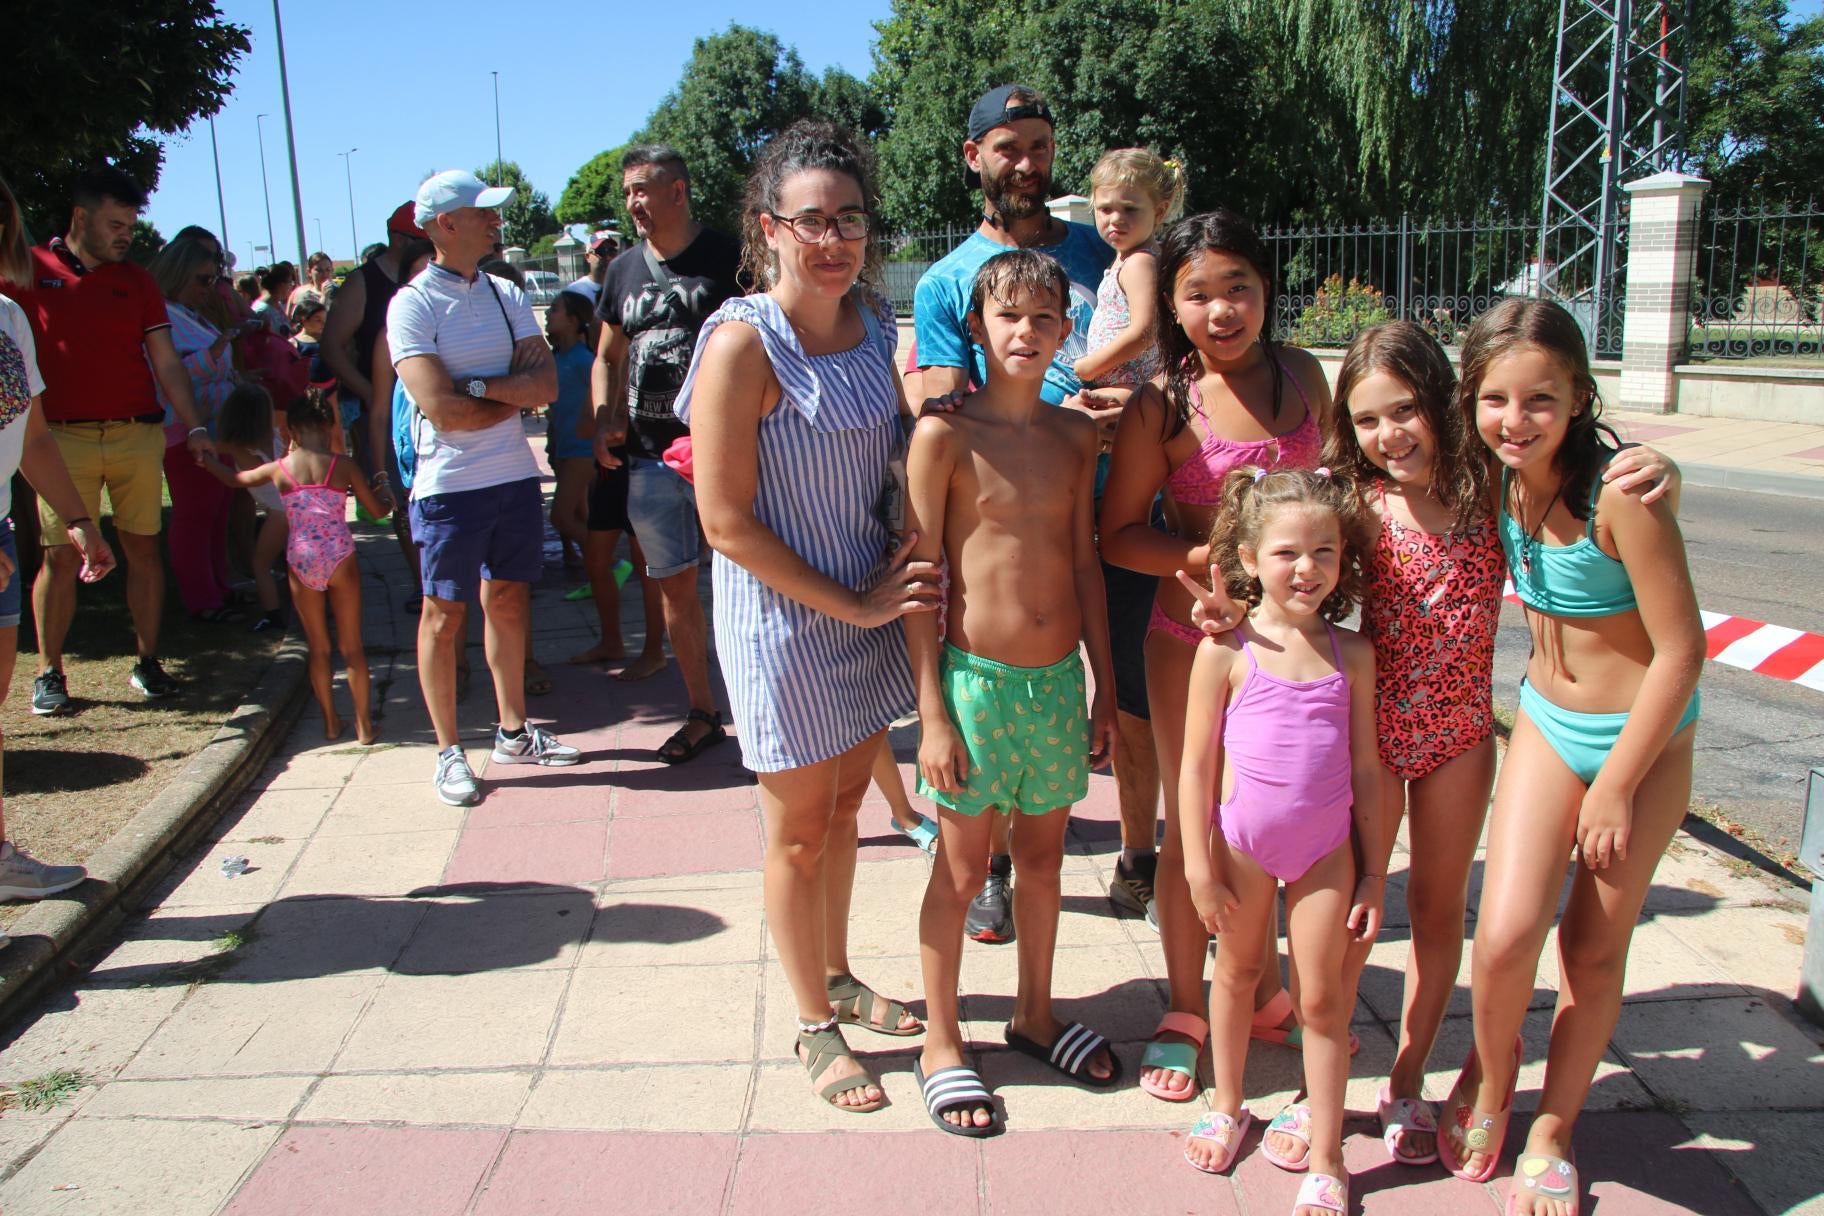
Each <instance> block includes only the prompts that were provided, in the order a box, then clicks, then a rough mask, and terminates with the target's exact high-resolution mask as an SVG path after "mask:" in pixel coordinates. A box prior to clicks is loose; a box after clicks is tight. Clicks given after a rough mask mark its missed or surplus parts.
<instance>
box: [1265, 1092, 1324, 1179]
mask: <svg viewBox="0 0 1824 1216" xmlns="http://www.w3.org/2000/svg"><path fill="white" fill-rule="evenodd" d="M1274 1132H1278V1133H1279V1134H1280V1135H1282V1136H1290V1137H1292V1138H1293V1139H1294V1140H1297V1141H1299V1142H1300V1143H1302V1144H1303V1145H1304V1146H1305V1156H1304V1159H1303V1160H1300V1161H1293V1160H1292V1159H1291V1158H1289V1157H1282V1156H1280V1155H1279V1154H1278V1153H1276V1152H1274V1151H1273V1147H1272V1146H1271V1145H1269V1144H1268V1143H1267V1140H1266V1136H1262V1137H1261V1140H1260V1152H1261V1155H1262V1156H1264V1157H1265V1158H1266V1159H1267V1160H1268V1161H1271V1162H1272V1163H1273V1164H1274V1165H1277V1166H1278V1167H1279V1168H1280V1169H1282V1170H1285V1171H1287V1172H1288V1173H1293V1174H1302V1173H1304V1172H1305V1171H1306V1170H1308V1169H1310V1168H1311V1108H1310V1107H1309V1106H1306V1105H1305V1104H1304V1103H1302V1102H1294V1103H1293V1104H1292V1105H1290V1106H1288V1107H1286V1109H1284V1110H1282V1111H1280V1112H1279V1113H1278V1114H1277V1115H1274V1116H1273V1121H1272V1122H1271V1123H1269V1124H1267V1133H1266V1134H1267V1136H1271V1135H1272V1134H1273V1133H1274ZM1320 1177H1321V1175H1320ZM1299 1194H1300V1195H1303V1194H1304V1190H1303V1188H1300V1190H1299ZM1299 1202H1301V1203H1302V1202H1304V1200H1302V1199H1301V1200H1299Z"/></svg>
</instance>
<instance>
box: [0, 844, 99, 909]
mask: <svg viewBox="0 0 1824 1216" xmlns="http://www.w3.org/2000/svg"><path fill="white" fill-rule="evenodd" d="M88 876H89V872H88V871H87V870H85V869H83V868H82V867H81V866H52V865H46V864H45V863H44V862H42V861H39V860H38V859H37V858H36V857H33V856H32V855H31V854H30V853H26V852H24V851H22V850H21V849H19V848H18V847H17V846H16V845H14V844H13V843H12V842H11V841H10V840H9V841H7V842H6V843H5V844H0V899H43V898H44V897H45V896H47V895H55V894H57V893H58V892H59V891H67V890H69V889H70V888H71V887H73V886H75V885H76V884H77V883H79V882H81V881H82V880H83V879H85V878H87V877H88Z"/></svg>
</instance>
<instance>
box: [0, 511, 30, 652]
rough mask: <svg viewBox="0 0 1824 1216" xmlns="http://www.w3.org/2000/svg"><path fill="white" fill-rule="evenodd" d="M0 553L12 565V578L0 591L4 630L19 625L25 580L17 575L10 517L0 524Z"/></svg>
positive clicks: (15, 547)
mask: <svg viewBox="0 0 1824 1216" xmlns="http://www.w3.org/2000/svg"><path fill="white" fill-rule="evenodd" d="M0 553H4V554H6V560H7V561H9V562H11V563H12V564H13V577H11V578H9V579H7V580H6V589H5V590H4V591H0V629H5V628H7V627H8V626H13V625H17V624H18V623H19V610H20V607H21V606H22V605H23V604H24V603H25V578H24V576H22V575H21V574H20V573H19V546H18V543H17V542H16V541H14V540H13V518H12V516H10V515H9V516H7V517H6V519H5V521H4V522H0Z"/></svg>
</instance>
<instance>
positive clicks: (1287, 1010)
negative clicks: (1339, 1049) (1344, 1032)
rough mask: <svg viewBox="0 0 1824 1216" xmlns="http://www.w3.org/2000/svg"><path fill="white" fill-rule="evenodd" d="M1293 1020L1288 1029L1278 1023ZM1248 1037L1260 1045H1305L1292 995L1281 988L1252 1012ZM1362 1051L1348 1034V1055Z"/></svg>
mask: <svg viewBox="0 0 1824 1216" xmlns="http://www.w3.org/2000/svg"><path fill="white" fill-rule="evenodd" d="M1287 1018H1293V1025H1292V1026H1290V1027H1286V1026H1281V1025H1280V1023H1281V1022H1283V1021H1285V1020H1286V1019H1287ZM1248 1037H1249V1038H1250V1039H1257V1040H1259V1041H1260V1042H1262V1043H1273V1044H1275V1045H1277V1046H1279V1047H1298V1048H1302V1047H1304V1045H1305V1028H1304V1026H1302V1025H1300V1024H1298V1021H1297V1018H1296V1017H1294V1015H1293V1011H1292V994H1291V993H1289V992H1287V991H1286V990H1285V989H1284V988H1281V989H1280V990H1279V991H1278V992H1276V993H1274V994H1273V999H1272V1000H1270V1001H1268V1002H1267V1003H1266V1004H1265V1005H1262V1006H1261V1007H1260V1008H1259V1009H1256V1010H1255V1011H1254V1016H1253V1018H1252V1019H1250V1020H1249V1022H1248ZM1361 1049H1362V1040H1361V1039H1360V1038H1358V1037H1357V1036H1356V1033H1355V1031H1353V1030H1351V1031H1350V1032H1349V1054H1350V1055H1354V1054H1355V1053H1356V1052H1358V1051H1360V1050H1361Z"/></svg>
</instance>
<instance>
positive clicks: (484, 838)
mask: <svg viewBox="0 0 1824 1216" xmlns="http://www.w3.org/2000/svg"><path fill="white" fill-rule="evenodd" d="M496 796H498V795H496ZM607 851H608V824H607V822H606V821H602V820H597V821H594V822H588V821H585V822H581V823H532V824H517V825H515V826H513V827H500V828H475V827H471V828H470V829H469V830H468V831H466V832H464V833H463V834H462V839H461V841H459V842H458V843H457V845H456V855H455V856H454V857H452V858H450V864H449V868H448V869H447V870H445V871H444V876H443V878H444V881H445V882H450V883H463V882H511V883H517V882H540V883H552V884H556V883H572V884H574V883H590V882H600V881H601V880H602V878H603V875H604V871H605V870H606V868H607V858H606V853H607Z"/></svg>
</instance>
